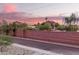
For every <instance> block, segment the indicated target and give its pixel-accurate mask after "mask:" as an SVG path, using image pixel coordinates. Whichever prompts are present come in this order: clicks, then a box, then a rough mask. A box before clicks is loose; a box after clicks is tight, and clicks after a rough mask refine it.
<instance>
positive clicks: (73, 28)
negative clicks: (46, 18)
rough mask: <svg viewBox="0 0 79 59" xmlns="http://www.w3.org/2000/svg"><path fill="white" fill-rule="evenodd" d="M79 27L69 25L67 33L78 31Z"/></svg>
mask: <svg viewBox="0 0 79 59" xmlns="http://www.w3.org/2000/svg"><path fill="white" fill-rule="evenodd" d="M77 30H78V26H77V25H69V26H67V27H66V31H77Z"/></svg>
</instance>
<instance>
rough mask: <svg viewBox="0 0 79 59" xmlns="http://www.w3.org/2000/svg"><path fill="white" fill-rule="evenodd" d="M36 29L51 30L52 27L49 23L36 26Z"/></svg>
mask: <svg viewBox="0 0 79 59" xmlns="http://www.w3.org/2000/svg"><path fill="white" fill-rule="evenodd" d="M37 28H39V30H51V29H52V26H51V24H50V23H45V24H41V25H39V26H37Z"/></svg>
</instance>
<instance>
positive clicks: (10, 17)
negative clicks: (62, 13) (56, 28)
mask: <svg viewBox="0 0 79 59" xmlns="http://www.w3.org/2000/svg"><path fill="white" fill-rule="evenodd" d="M45 18H46V17H31V14H29V13H25V12H13V13H0V22H2V20H6V21H7V22H8V23H12V22H14V21H18V22H22V23H27V24H31V25H32V24H37V23H42V22H45V21H46V20H45ZM47 18H48V20H50V21H55V22H58V23H62V20H63V18H62V17H47Z"/></svg>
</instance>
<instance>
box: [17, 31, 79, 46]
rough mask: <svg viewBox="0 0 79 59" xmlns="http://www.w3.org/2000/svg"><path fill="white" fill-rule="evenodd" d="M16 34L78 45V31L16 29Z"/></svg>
mask: <svg viewBox="0 0 79 59" xmlns="http://www.w3.org/2000/svg"><path fill="white" fill-rule="evenodd" d="M16 36H18V37H25V38H34V39H37V40H44V41H49V42H60V43H67V44H75V45H79V32H53V31H34V30H27V31H25V32H23V31H22V30H17V32H16Z"/></svg>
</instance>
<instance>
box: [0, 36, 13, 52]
mask: <svg viewBox="0 0 79 59" xmlns="http://www.w3.org/2000/svg"><path fill="white" fill-rule="evenodd" d="M11 43H12V40H11V38H10V37H9V36H5V35H0V51H1V52H4V51H3V50H4V48H7V46H8V45H11Z"/></svg>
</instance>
